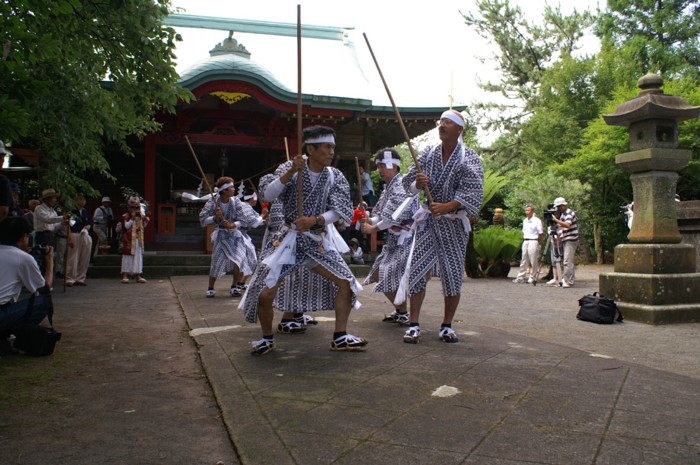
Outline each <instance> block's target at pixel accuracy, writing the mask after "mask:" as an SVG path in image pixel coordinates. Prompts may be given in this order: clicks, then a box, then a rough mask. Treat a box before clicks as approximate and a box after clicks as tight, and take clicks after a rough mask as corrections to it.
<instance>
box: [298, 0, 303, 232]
mask: <svg viewBox="0 0 700 465" xmlns="http://www.w3.org/2000/svg"><path fill="white" fill-rule="evenodd" d="M301 126H302V107H301V5H297V153H296V154H297V155H299V154H301V147H302V143H303V135H304V134H303V130H302V127H301ZM303 174H304V172H303V169H302V170H299V171H297V218H301V217H302V216H303V214H304V206H303V199H302V196H301V191H302V189H303V187H304V178H303Z"/></svg>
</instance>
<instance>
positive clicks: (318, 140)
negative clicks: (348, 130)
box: [304, 134, 335, 144]
mask: <svg viewBox="0 0 700 465" xmlns="http://www.w3.org/2000/svg"><path fill="white" fill-rule="evenodd" d="M325 142H328V143H331V144H335V137H333V134H322V135H320V136H316V137H311V138H309V139H306V140H305V141H304V143H305V144H323V143H325Z"/></svg>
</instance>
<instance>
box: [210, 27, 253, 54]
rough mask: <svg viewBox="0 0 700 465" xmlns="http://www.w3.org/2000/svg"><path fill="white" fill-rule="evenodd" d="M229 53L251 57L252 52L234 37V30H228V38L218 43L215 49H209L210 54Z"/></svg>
mask: <svg viewBox="0 0 700 465" xmlns="http://www.w3.org/2000/svg"><path fill="white" fill-rule="evenodd" d="M228 53H233V54H234V55H238V56H241V57H243V58H248V59H250V52H249V51H248V50H247V49H246V48H245V46H243V44H239V43H238V41H237V40H236V39H234V38H233V31H228V38H226V39H224V40H223V42H221V43H220V44H216V45H215V46H214V48H213V49H211V50H209V56H217V55H225V54H228Z"/></svg>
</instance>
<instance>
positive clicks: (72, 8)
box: [0, 0, 191, 194]
mask: <svg viewBox="0 0 700 465" xmlns="http://www.w3.org/2000/svg"><path fill="white" fill-rule="evenodd" d="M169 7H170V2H169V0H157V1H153V0H130V1H114V0H53V1H51V2H46V1H42V0H24V1H22V2H10V1H7V0H0V30H1V31H2V32H1V33H0V34H2V36H1V39H0V43H1V44H2V45H3V52H2V59H1V60H0V75H1V76H2V79H0V105H1V106H2V110H3V111H2V112H0V139H3V140H5V141H6V142H12V143H13V144H14V145H15V146H23V147H28V148H34V149H37V150H39V151H40V152H41V154H42V157H41V167H40V176H41V178H42V182H43V184H44V185H45V186H51V187H54V188H57V189H59V190H61V191H62V192H63V193H64V194H72V193H74V192H76V191H83V192H86V193H89V194H95V192H94V191H93V189H92V188H91V186H90V185H89V184H88V183H86V182H85V181H84V177H85V175H86V173H99V174H101V175H103V176H106V177H109V166H108V164H107V162H106V160H105V157H104V150H105V147H106V146H114V147H116V148H117V149H118V150H120V151H121V152H123V153H124V154H131V151H130V149H129V146H128V144H127V140H128V138H129V137H130V136H136V137H143V136H145V135H146V134H148V133H150V132H153V131H156V130H157V129H158V128H159V126H158V124H157V123H156V120H155V116H156V114H157V113H158V112H159V111H166V112H168V111H169V112H172V111H173V110H174V108H175V104H176V102H177V101H178V99H179V98H182V99H185V100H187V99H189V97H190V96H191V94H190V93H189V91H187V90H186V89H184V88H182V87H180V86H179V85H178V84H177V81H178V75H177V73H176V72H175V66H174V62H173V58H174V54H173V49H174V48H175V42H176V41H177V40H180V38H179V36H178V35H177V34H176V33H175V30H174V29H172V28H170V27H163V25H162V20H163V18H164V17H165V15H167V13H168V11H169V10H168V9H169Z"/></svg>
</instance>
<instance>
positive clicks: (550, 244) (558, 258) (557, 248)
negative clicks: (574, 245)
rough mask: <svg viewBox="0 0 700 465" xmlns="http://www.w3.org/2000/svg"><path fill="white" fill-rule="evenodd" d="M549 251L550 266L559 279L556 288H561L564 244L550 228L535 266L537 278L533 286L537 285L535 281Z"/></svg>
mask: <svg viewBox="0 0 700 465" xmlns="http://www.w3.org/2000/svg"><path fill="white" fill-rule="evenodd" d="M550 249H551V259H552V266H554V267H555V268H556V271H557V276H558V277H559V281H558V282H557V286H561V279H562V276H563V275H562V261H563V260H564V244H563V243H562V241H561V237H559V234H558V233H557V230H556V229H552V227H551V226H550V227H549V233H548V234H547V240H546V242H545V244H544V247H542V249H541V250H540V257H539V263H538V266H537V276H536V277H535V285H536V284H537V279H539V277H540V272H541V271H542V265H543V264H544V263H546V260H547V254H548V253H550Z"/></svg>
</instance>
